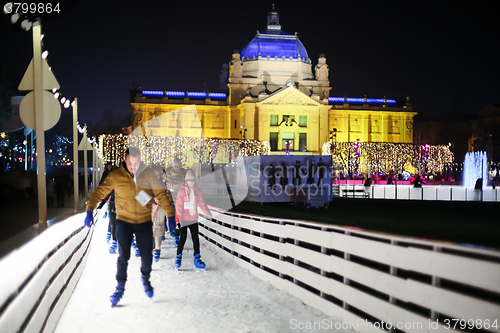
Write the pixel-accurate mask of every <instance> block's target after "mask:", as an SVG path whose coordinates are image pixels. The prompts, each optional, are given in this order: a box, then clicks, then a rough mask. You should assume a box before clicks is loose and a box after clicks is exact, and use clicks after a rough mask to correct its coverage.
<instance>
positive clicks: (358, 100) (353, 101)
mask: <svg viewBox="0 0 500 333" xmlns="http://www.w3.org/2000/svg"><path fill="white" fill-rule="evenodd" d="M347 103H349V104H364V103H365V99H364V98H351V97H348V98H347Z"/></svg>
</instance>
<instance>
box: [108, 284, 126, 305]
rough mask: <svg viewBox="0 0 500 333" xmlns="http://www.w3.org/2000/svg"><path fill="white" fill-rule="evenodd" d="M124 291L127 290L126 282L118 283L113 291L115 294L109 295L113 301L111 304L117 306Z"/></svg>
mask: <svg viewBox="0 0 500 333" xmlns="http://www.w3.org/2000/svg"><path fill="white" fill-rule="evenodd" d="M124 292H125V285H124V284H118V285H117V286H116V290H115V292H114V293H113V295H111V296H110V297H109V300H110V301H111V306H112V307H114V306H116V304H118V302H119V301H120V300H121V299H122V297H123V293H124Z"/></svg>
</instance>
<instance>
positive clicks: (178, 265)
mask: <svg viewBox="0 0 500 333" xmlns="http://www.w3.org/2000/svg"><path fill="white" fill-rule="evenodd" d="M181 261H182V254H178V255H177V257H175V268H177V269H179V268H181Z"/></svg>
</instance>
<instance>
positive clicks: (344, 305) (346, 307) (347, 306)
mask: <svg viewBox="0 0 500 333" xmlns="http://www.w3.org/2000/svg"><path fill="white" fill-rule="evenodd" d="M350 234H351V232H350V231H348V230H346V231H345V235H346V236H349V235H350ZM344 259H345V260H351V254H349V253H347V252H344ZM344 284H346V285H349V279H348V278H346V277H345V276H344ZM342 307H343V308H344V309H346V310H348V309H349V304H347V303H346V302H345V301H342Z"/></svg>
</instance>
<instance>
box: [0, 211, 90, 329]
mask: <svg viewBox="0 0 500 333" xmlns="http://www.w3.org/2000/svg"><path fill="white" fill-rule="evenodd" d="M97 212H99V211H97ZM83 214H84V213H80V214H75V215H73V216H71V217H70V218H68V219H66V220H65V221H61V223H58V224H55V225H53V226H52V227H51V228H48V229H47V230H46V231H45V232H43V233H42V234H40V235H39V236H38V237H36V238H34V239H33V240H32V241H30V242H28V243H27V244H25V245H23V246H22V247H20V248H19V249H17V250H15V251H13V252H11V253H10V254H9V255H7V256H5V257H3V258H2V259H1V260H0V271H2V272H5V273H6V274H3V275H2V276H0V285H1V286H2V288H1V289H2V290H0V304H1V305H0V332H2V333H10V332H52V331H53V330H54V328H55V326H56V324H57V321H58V320H59V318H60V316H61V314H62V312H63V310H64V307H65V306H66V304H67V302H68V301H69V298H70V297H71V294H72V292H73V290H74V288H75V286H76V284H77V282H78V280H79V278H80V276H81V274H82V271H83V268H84V267H85V264H86V259H87V254H88V250H89V248H90V244H91V241H92V238H93V233H94V227H92V228H87V227H85V226H82V220H83ZM98 215H99V214H97V216H96V218H95V220H96V222H97V220H98ZM26 258H30V259H29V260H26ZM14 267H15V269H13V268H14Z"/></svg>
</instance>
